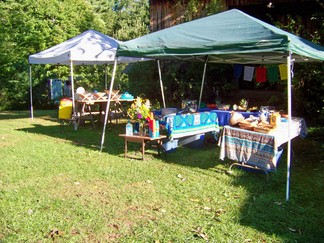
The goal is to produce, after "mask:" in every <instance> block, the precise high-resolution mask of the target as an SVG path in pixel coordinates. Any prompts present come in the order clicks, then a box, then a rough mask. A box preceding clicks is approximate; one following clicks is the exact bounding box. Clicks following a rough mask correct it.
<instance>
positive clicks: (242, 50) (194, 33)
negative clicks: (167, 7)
mask: <svg viewBox="0 0 324 243" xmlns="http://www.w3.org/2000/svg"><path fill="white" fill-rule="evenodd" d="M117 55H118V56H128V57H145V58H153V59H156V60H158V61H159V60H160V59H176V60H184V61H201V62H204V63H205V66H204V71H203V77H202V86H201V91H200V98H199V106H200V103H201V97H202V91H203V85H204V79H205V71H206V65H207V63H225V64H226V63H228V64H287V77H288V78H287V89H288V116H289V119H288V134H289V135H288V136H289V140H288V156H287V190H286V200H288V199H289V183H290V160H291V158H290V151H291V139H290V138H291V136H290V127H291V113H292V112H291V111H292V105H291V78H292V72H293V70H292V66H293V63H294V62H323V61H324V47H323V46H320V45H317V44H315V43H312V42H310V41H308V40H305V39H303V38H301V37H298V36H296V35H293V34H291V33H289V32H286V31H284V30H281V29H279V28H276V27H275V26H272V25H270V24H267V23H265V22H263V21H261V20H259V19H256V18H254V17H252V16H249V15H247V14H245V13H243V12H241V11H239V10H236V9H232V10H229V11H225V12H222V13H219V14H215V15H211V16H208V17H205V18H201V19H197V20H193V21H190V22H187V23H183V24H179V25H176V26H173V27H170V28H167V29H164V30H160V31H157V32H153V33H151V34H148V35H145V36H142V37H139V38H136V39H133V40H130V41H126V42H124V43H120V45H119V47H118V49H117ZM158 64H159V62H158ZM159 73H160V69H159ZM160 79H161V75H160Z"/></svg>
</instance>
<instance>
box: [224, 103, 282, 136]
mask: <svg viewBox="0 0 324 243" xmlns="http://www.w3.org/2000/svg"><path fill="white" fill-rule="evenodd" d="M282 116H283V117H282ZM281 122H287V120H286V115H284V114H282V115H281V114H280V113H279V112H277V111H275V110H269V109H268V107H266V106H263V107H262V108H261V114H260V116H259V117H255V116H253V115H251V116H250V117H249V118H246V119H245V118H244V117H243V116H242V115H241V114H240V113H237V112H234V111H233V112H232V114H231V118H230V121H229V123H230V125H231V126H239V127H240V128H242V129H245V130H250V131H255V132H261V133H266V134H269V133H272V132H274V131H275V129H276V128H277V127H278V126H279V125H280V123H281Z"/></svg>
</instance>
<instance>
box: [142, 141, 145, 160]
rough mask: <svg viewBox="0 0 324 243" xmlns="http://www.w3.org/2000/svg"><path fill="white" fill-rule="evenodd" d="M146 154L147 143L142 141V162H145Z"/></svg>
mask: <svg viewBox="0 0 324 243" xmlns="http://www.w3.org/2000/svg"><path fill="white" fill-rule="evenodd" d="M144 154H145V141H144V140H143V141H142V160H144Z"/></svg>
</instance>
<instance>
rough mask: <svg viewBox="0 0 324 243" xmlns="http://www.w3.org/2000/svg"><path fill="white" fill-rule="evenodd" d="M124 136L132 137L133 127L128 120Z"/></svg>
mask: <svg viewBox="0 0 324 243" xmlns="http://www.w3.org/2000/svg"><path fill="white" fill-rule="evenodd" d="M126 135H127V136H133V125H132V124H131V123H130V121H129V120H128V122H127V124H126Z"/></svg>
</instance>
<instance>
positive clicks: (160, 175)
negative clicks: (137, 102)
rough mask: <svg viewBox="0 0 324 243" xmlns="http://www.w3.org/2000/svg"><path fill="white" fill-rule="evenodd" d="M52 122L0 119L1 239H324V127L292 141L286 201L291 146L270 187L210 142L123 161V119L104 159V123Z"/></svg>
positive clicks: (38, 115)
mask: <svg viewBox="0 0 324 243" xmlns="http://www.w3.org/2000/svg"><path fill="white" fill-rule="evenodd" d="M56 115H57V114H56V111H36V112H35V117H34V119H33V120H31V119H30V118H29V112H27V111H12V112H0V242H53V241H54V242H192V241H197V242H324V229H323V227H324V156H323V155H324V152H323V151H324V142H323V141H324V136H323V135H324V132H323V129H315V128H309V135H308V137H307V138H306V139H304V140H302V139H300V138H296V139H294V140H293V143H292V146H293V150H294V153H293V161H292V168H291V194H290V200H289V201H288V202H286V201H285V194H286V172H287V168H286V152H287V150H286V148H285V150H284V153H283V155H282V157H281V159H280V164H279V167H278V171H277V172H276V173H271V174H270V177H269V180H267V179H266V176H265V175H264V174H262V173H255V172H249V171H243V170H240V169H238V168H234V169H233V170H232V171H231V173H230V172H229V171H228V170H229V166H230V164H231V161H229V160H226V161H221V160H219V159H218V157H219V147H218V146H217V144H216V143H215V142H214V141H212V140H211V139H209V142H208V143H206V144H205V145H204V146H203V147H199V148H190V147H181V148H178V149H177V150H176V151H173V152H171V153H168V154H165V153H164V154H162V155H161V156H158V154H157V152H156V150H155V149H154V148H149V149H148V152H147V155H146V159H145V160H144V161H142V160H139V159H136V158H133V159H130V158H124V141H123V139H122V138H121V137H118V134H119V133H123V132H124V130H125V123H126V120H125V121H123V120H122V121H120V123H119V124H115V123H113V124H108V125H107V131H106V142H105V147H104V149H103V151H102V152H99V144H100V140H101V134H102V126H101V125H100V124H97V125H96V128H95V129H93V128H92V127H91V125H90V124H84V125H83V126H81V127H79V129H78V130H77V131H74V129H73V126H66V127H65V131H64V132H63V133H61V132H60V127H59V123H58V121H57V119H56ZM129 149H130V152H131V153H130V154H131V155H132V156H133V157H137V158H140V151H139V144H134V143H131V144H130V146H129Z"/></svg>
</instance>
